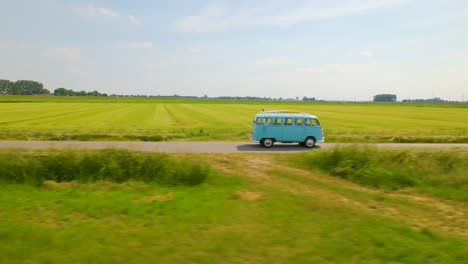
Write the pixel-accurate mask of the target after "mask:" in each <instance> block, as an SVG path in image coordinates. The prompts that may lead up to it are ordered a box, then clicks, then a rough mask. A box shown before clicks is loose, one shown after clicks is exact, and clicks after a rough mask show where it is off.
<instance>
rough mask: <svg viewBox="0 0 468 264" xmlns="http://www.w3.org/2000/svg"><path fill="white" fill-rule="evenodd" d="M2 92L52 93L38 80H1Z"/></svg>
mask: <svg viewBox="0 0 468 264" xmlns="http://www.w3.org/2000/svg"><path fill="white" fill-rule="evenodd" d="M0 94H11V95H33V94H50V91H49V90H47V89H45V88H44V85H43V84H42V83H40V82H36V81H28V80H18V81H16V82H12V81H9V80H0Z"/></svg>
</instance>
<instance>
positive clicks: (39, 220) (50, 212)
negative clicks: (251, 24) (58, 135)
mask: <svg viewBox="0 0 468 264" xmlns="http://www.w3.org/2000/svg"><path fill="white" fill-rule="evenodd" d="M337 151H338V152H339V153H345V154H346V150H345V149H339V150H337ZM399 152H401V151H400V150H398V151H391V150H382V151H378V150H375V151H374V152H372V153H371V152H369V155H370V156H373V157H374V156H382V157H386V156H388V155H393V154H398V153H399ZM320 153H323V157H322V159H321V160H320V161H316V162H319V163H320V164H322V163H323V164H327V163H329V162H330V159H329V156H330V155H329V153H326V152H322V151H317V155H320ZM360 153H361V154H360V155H359V157H360V159H362V157H363V155H365V153H366V149H361V150H360ZM406 153H407V154H408V155H410V156H411V155H420V156H421V157H423V158H422V161H420V163H419V164H423V163H429V162H431V161H433V164H432V165H431V167H432V168H433V169H437V170H439V171H443V170H442V167H443V164H442V163H438V162H436V161H437V160H438V159H439V158H440V155H439V154H438V153H437V151H434V150H427V151H424V150H418V152H413V151H411V150H407V151H406ZM446 153H448V154H446V155H445V156H448V157H449V158H454V159H456V157H457V156H459V155H462V156H466V152H464V150H457V149H452V150H446ZM423 154H424V155H423ZM68 155H73V157H72V158H70V157H69V156H68ZM338 155H339V154H338ZM0 156H1V157H2V159H0V165H1V166H2V168H3V167H8V166H10V165H11V164H12V163H14V162H17V161H12V160H21V162H23V163H24V164H28V163H31V164H35V165H34V166H35V167H34V166H32V165H31V166H27V168H26V167H24V166H23V167H18V166H16V167H12V168H11V170H18V171H22V172H17V173H15V175H22V177H23V178H24V179H27V178H34V177H35V178H38V179H42V180H45V179H51V178H50V177H58V176H60V175H62V176H63V175H68V176H71V175H75V178H66V179H67V180H72V179H74V180H77V182H76V183H75V182H62V183H57V182H52V183H50V182H44V184H43V185H40V184H39V185H38V184H37V183H36V182H34V181H32V182H27V181H18V180H16V181H14V183H12V181H9V178H5V177H4V178H0V181H2V184H1V185H0V263H6V264H9V263H424V264H426V263H450V264H452V263H464V262H466V259H468V232H467V230H466V226H467V224H468V220H467V218H466V215H468V206H467V204H466V202H461V201H457V200H456V199H445V198H443V197H444V196H440V195H438V194H437V193H426V194H424V195H421V192H420V190H417V189H413V188H404V189H398V190H396V189H386V188H380V187H377V188H375V187H369V184H368V183H367V182H365V181H361V182H360V181H356V180H355V179H350V178H344V177H343V178H337V177H332V176H331V175H329V174H328V173H326V172H322V171H321V168H320V167H319V166H316V167H315V166H310V165H309V166H304V167H303V168H298V167H297V166H296V165H292V164H291V159H292V158H293V157H294V158H298V159H300V158H302V159H310V158H311V157H310V156H309V154H293V155H284V154H283V155H278V154H276V155H275V154H273V155H261V156H259V155H254V154H229V155H215V154H203V155H188V154H185V155H180V154H178V155H161V154H158V153H137V152H127V151H120V152H119V154H118V155H116V154H115V153H114V152H113V151H109V150H105V151H45V150H42V151H28V150H2V151H1V152H0ZM8 156H10V159H8V158H7V157H8ZM13 157H14V158H13ZM67 157H68V158H67ZM86 157H88V159H86ZM149 157H152V158H153V159H156V160H158V159H164V160H165V161H170V162H168V163H169V164H172V163H171V162H174V161H176V160H181V159H182V160H190V161H192V162H195V164H204V166H208V167H210V170H209V175H208V177H207V178H206V179H205V180H204V181H203V182H202V183H200V184H197V185H194V186H188V185H177V186H169V185H165V184H159V183H158V182H154V181H147V182H143V181H135V180H134V179H135V178H134V177H127V178H125V179H126V180H123V181H122V178H121V177H112V176H111V175H108V174H106V173H105V171H106V170H107V169H106V168H109V167H110V168H113V169H114V172H115V173H116V174H118V175H120V174H121V173H123V174H129V175H130V176H132V175H134V174H133V173H135V171H134V170H128V166H121V167H115V166H113V165H112V166H111V165H109V164H112V163H115V162H117V163H124V161H127V162H129V161H132V162H133V163H135V162H136V163H138V160H140V161H141V163H143V162H144V160H145V159H147V158H149ZM65 158H67V160H66V161H65V160H64V162H67V164H66V165H63V166H61V164H57V163H58V161H59V160H60V159H65ZM70 160H71V161H70ZM347 160H348V161H349V162H352V161H353V160H356V159H352V158H349V159H347ZM89 162H94V163H102V164H101V165H102V166H94V167H95V168H96V169H95V170H94V171H93V170H91V171H90V170H89V166H87V165H86V164H88V163H89ZM132 162H130V163H132ZM341 162H345V161H344V160H343V159H341ZM349 162H348V163H349ZM165 163H167V162H165ZM345 163H346V162H345ZM8 164H10V165H8ZM54 164H55V165H54ZM457 164H458V165H461V166H462V168H461V169H465V171H466V167H463V166H466V164H465V163H457ZM51 165H52V166H51ZM361 165H362V164H361ZM364 165H365V164H364ZM364 165H363V166H364ZM387 165H388V164H387ZM12 166H13V165H12ZM372 166H377V165H376V164H374V163H372ZM33 167H34V168H36V169H35V170H32V169H31V168H33ZM65 167H66V168H69V169H71V172H70V171H64V170H62V168H65ZM130 168H133V169H135V170H136V168H138V166H136V165H135V166H130ZM402 169H405V170H407V171H411V170H414V167H412V166H411V165H410V164H408V163H403V164H402ZM41 170H42V171H43V173H39V174H38V173H36V174H35V173H34V171H36V172H37V171H41ZM122 170H123V171H122ZM84 172H86V173H88V174H93V175H101V176H102V177H94V178H90V177H82V176H83V173H84ZM117 172H119V173H117ZM2 175H4V173H2ZM41 175H42V176H41ZM44 175H46V176H44ZM51 175H52V176H51ZM106 175H107V176H106ZM441 176H443V178H444V179H445V180H447V181H449V182H450V183H453V182H454V181H456V180H459V181H463V182H465V186H466V180H467V179H466V174H464V173H463V171H451V172H449V173H448V174H446V175H445V174H442V175H441ZM41 177H42V178H41ZM382 177H385V175H383V176H382ZM418 177H419V176H418V175H416V176H415V180H418ZM52 179H53V178H52ZM55 179H64V178H63V177H62V178H55ZM345 179H346V180H345ZM377 181H382V182H384V183H385V178H379V179H377ZM8 182H9V183H8ZM354 182H357V183H358V184H356V183H354ZM432 187H433V188H434V189H437V188H441V189H443V188H444V187H445V186H444V183H443V182H440V181H439V182H433V183H432ZM460 188H465V187H463V186H462V187H460ZM423 193H424V192H423Z"/></svg>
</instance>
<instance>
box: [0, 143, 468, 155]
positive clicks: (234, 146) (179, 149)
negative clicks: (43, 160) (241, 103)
mask: <svg viewBox="0 0 468 264" xmlns="http://www.w3.org/2000/svg"><path fill="white" fill-rule="evenodd" d="M347 145H348V146H349V145H356V144H351V143H319V144H317V146H316V147H314V148H312V149H308V148H305V147H303V146H299V145H298V144H280V143H276V144H275V145H274V146H273V147H272V148H269V149H267V148H264V147H262V146H261V145H260V144H256V143H251V142H135V141H0V148H27V149H47V148H53V149H64V148H75V149H105V148H123V149H131V150H140V151H160V152H168V153H242V152H244V153H249V152H257V153H258V152H263V153H286V152H292V153H293V152H301V151H314V150H319V149H327V148H333V147H336V146H347ZM358 145H372V146H377V147H382V148H447V147H458V148H466V147H468V144H445V143H444V144H435V143H417V144H416V143H411V144H403V143H382V144H358Z"/></svg>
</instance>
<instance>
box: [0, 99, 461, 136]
mask: <svg viewBox="0 0 468 264" xmlns="http://www.w3.org/2000/svg"><path fill="white" fill-rule="evenodd" d="M261 108H263V109H265V110H277V109H292V110H297V111H302V112H309V113H311V114H314V115H317V116H318V117H319V119H320V121H321V123H322V126H323V129H324V133H325V137H326V141H327V142H457V143H467V142H468V105H466V104H440V105H439V104H402V103H395V104H374V103H323V102H308V103H307V102H281V101H221V100H220V101H216V100H201V99H199V100H191V99H150V98H148V99H146V98H76V97H75V98H60V97H58V98H57V97H32V96H31V97H29V96H23V97H20V96H1V97H0V139H3V140H6V139H18V140H142V141H162V140H165V141H179V140H189V141H209V140H223V141H246V140H248V134H249V131H250V126H251V120H252V117H253V115H254V114H256V113H257V112H259V111H260V109H261Z"/></svg>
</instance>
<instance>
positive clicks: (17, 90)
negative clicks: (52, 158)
mask: <svg viewBox="0 0 468 264" xmlns="http://www.w3.org/2000/svg"><path fill="white" fill-rule="evenodd" d="M0 95H54V96H102V97H106V96H111V97H149V98H187V99H219V100H266V101H269V100H279V101H282V100H285V101H289V100H294V101H300V99H299V97H296V98H295V99H294V98H287V99H283V98H282V97H279V98H271V97H268V98H267V97H256V96H218V97H209V96H207V95H204V96H200V97H199V96H182V95H177V94H175V95H151V96H149V95H118V94H111V95H108V94H106V93H100V92H98V91H92V92H86V91H74V90H72V89H66V88H62V87H61V88H57V89H55V90H54V91H53V93H51V92H50V91H49V90H47V89H45V88H44V85H43V84H42V83H40V82H37V81H30V80H18V81H16V82H12V81H9V80H3V79H0ZM302 101H304V102H323V101H324V100H318V99H316V98H315V97H307V96H304V97H303V98H302ZM373 101H374V102H396V101H397V96H396V95H395V94H377V95H375V96H374V98H373ZM402 102H404V103H406V102H420V103H421V102H424V103H451V102H455V101H447V100H443V99H440V98H437V97H436V98H431V99H404V100H402Z"/></svg>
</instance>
